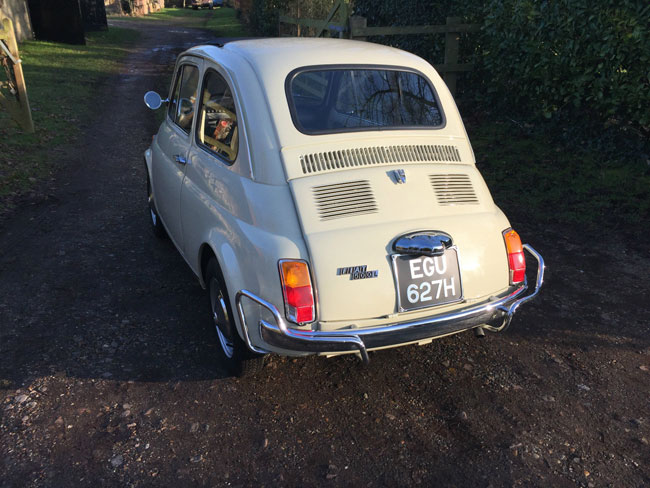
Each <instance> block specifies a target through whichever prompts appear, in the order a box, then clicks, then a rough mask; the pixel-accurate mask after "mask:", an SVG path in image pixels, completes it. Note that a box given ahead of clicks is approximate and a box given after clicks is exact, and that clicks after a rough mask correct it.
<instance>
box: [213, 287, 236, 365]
mask: <svg viewBox="0 0 650 488" xmlns="http://www.w3.org/2000/svg"><path fill="white" fill-rule="evenodd" d="M210 304H211V305H212V320H213V322H214V328H215V329H216V331H217V336H218V337H219V343H220V344H221V349H222V350H223V353H224V354H225V355H226V357H227V358H228V359H230V358H232V357H233V354H234V353H235V346H234V344H233V342H232V339H231V338H230V337H228V336H227V335H226V334H224V330H225V331H228V325H229V324H230V317H228V308H227V307H226V300H225V299H224V296H223V293H222V292H221V287H220V286H219V283H218V282H217V280H216V279H214V278H213V279H212V281H211V282H210Z"/></svg>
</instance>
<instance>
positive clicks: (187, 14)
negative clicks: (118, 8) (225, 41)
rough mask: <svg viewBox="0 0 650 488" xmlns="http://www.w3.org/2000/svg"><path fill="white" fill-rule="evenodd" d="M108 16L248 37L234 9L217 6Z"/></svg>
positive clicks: (220, 35)
mask: <svg viewBox="0 0 650 488" xmlns="http://www.w3.org/2000/svg"><path fill="white" fill-rule="evenodd" d="M109 18H114V19H120V20H137V21H143V20H144V21H152V22H154V21H163V22H164V21H170V22H171V21H173V22H174V24H175V25H179V26H185V27H194V28H197V29H207V30H210V31H212V32H213V33H214V35H216V36H218V37H248V36H250V35H251V34H250V32H249V31H248V29H247V28H246V26H245V25H243V24H242V23H241V22H240V21H239V19H238V18H237V12H236V11H235V9H232V8H228V7H217V8H214V9H212V10H205V9H200V10H193V9H191V8H165V9H162V10H160V11H159V12H154V13H151V14H149V15H145V16H143V17H126V16H111V17H109Z"/></svg>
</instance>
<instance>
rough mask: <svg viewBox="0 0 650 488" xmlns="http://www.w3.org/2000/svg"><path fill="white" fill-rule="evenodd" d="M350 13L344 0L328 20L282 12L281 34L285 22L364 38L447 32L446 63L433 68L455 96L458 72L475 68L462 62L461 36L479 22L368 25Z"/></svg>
mask: <svg viewBox="0 0 650 488" xmlns="http://www.w3.org/2000/svg"><path fill="white" fill-rule="evenodd" d="M349 12H350V10H349V5H348V4H347V3H346V2H345V1H344V0H339V1H338V2H337V3H336V4H335V5H334V7H332V9H331V10H330V12H329V14H328V15H327V17H326V18H325V19H307V18H300V17H291V16H288V15H284V14H282V13H280V17H279V22H278V35H280V36H283V32H282V25H283V24H289V25H294V26H296V35H297V36H298V37H301V36H305V37H311V36H313V37H321V36H323V35H324V34H325V33H328V34H329V35H330V36H335V37H341V38H347V39H357V40H363V41H365V40H366V38H367V37H369V36H403V35H418V34H419V35H422V34H444V35H445V59H444V63H443V64H434V65H433V67H434V68H435V69H436V70H437V71H438V72H439V73H441V74H442V77H443V79H444V80H445V83H447V87H448V88H449V91H451V94H452V95H455V94H456V81H457V77H458V73H462V72H465V71H471V70H472V67H473V65H472V64H471V63H463V64H461V63H459V51H460V35H461V33H464V32H476V31H478V30H479V25H477V24H462V23H461V19H460V18H459V17H447V23H446V24H444V25H409V26H392V27H368V26H367V19H366V18H365V17H360V16H350V15H349ZM337 17H338V20H337Z"/></svg>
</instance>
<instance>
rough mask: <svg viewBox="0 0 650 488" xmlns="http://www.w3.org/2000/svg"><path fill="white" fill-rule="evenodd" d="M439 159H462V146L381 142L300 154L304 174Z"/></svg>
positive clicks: (455, 160)
mask: <svg viewBox="0 0 650 488" xmlns="http://www.w3.org/2000/svg"><path fill="white" fill-rule="evenodd" d="M435 161H443V162H456V163H459V162H460V153H459V152H458V148H457V147H456V146H445V145H419V146H377V147H363V148H357V149H344V150H340V151H329V152H323V153H313V154H303V155H302V156H300V166H301V167H302V172H303V173H304V174H311V173H321V172H323V171H331V170H336V169H342V168H354V167H358V166H368V165H378V164H393V163H413V162H416V163H417V162H423V163H430V162H435Z"/></svg>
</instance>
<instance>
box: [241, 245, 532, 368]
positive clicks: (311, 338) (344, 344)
mask: <svg viewBox="0 0 650 488" xmlns="http://www.w3.org/2000/svg"><path fill="white" fill-rule="evenodd" d="M523 247H524V250H525V251H526V252H528V253H529V254H530V255H532V256H533V257H534V258H535V259H536V260H537V276H536V278H535V288H534V289H533V290H532V291H530V293H526V292H527V291H528V282H527V280H526V281H524V284H523V285H522V286H521V287H519V288H517V289H516V290H515V291H513V292H512V293H510V294H509V295H507V296H505V297H501V298H499V299H496V300H494V301H491V302H488V303H484V304H482V305H478V306H475V307H470V308H465V309H462V310H459V311H455V312H451V313H447V314H442V315H434V316H432V317H426V318H423V319H418V320H415V321H410V322H400V323H396V324H391V325H383V326H381V327H372V328H365V329H342V330H336V331H303V330H298V329H294V328H291V327H289V326H288V324H287V321H286V320H285V318H284V317H283V316H282V314H281V313H280V311H279V310H278V309H277V308H276V307H275V306H274V305H273V304H272V303H269V302H267V301H266V300H263V299H262V298H259V297H258V296H256V295H254V294H253V293H251V292H249V291H247V290H240V291H239V292H238V293H237V295H236V297H235V302H236V305H237V313H238V314H239V319H240V321H241V324H242V328H243V331H244V336H245V337H244V339H245V340H246V343H247V345H248V347H249V348H250V349H251V350H252V351H254V352H258V353H267V352H268V351H266V350H264V349H261V348H259V347H255V346H253V344H252V343H251V341H250V337H249V334H248V324H247V323H246V318H245V316H244V308H243V305H242V300H243V299H244V298H247V299H249V300H251V301H253V302H255V303H257V304H258V305H260V306H262V307H263V308H265V309H267V310H268V311H269V312H270V313H271V314H272V315H273V318H274V321H275V323H269V322H267V321H265V320H261V321H260V322H259V328H260V329H259V330H260V336H261V337H262V340H263V341H264V342H265V343H266V344H269V345H272V346H275V347H278V348H282V349H286V350H290V351H296V352H302V353H337V352H346V351H355V352H358V353H359V354H360V355H361V358H362V359H363V360H364V362H368V352H367V350H368V349H374V348H379V347H384V346H393V345H399V344H406V343H409V342H417V341H422V340H426V339H434V338H436V337H442V336H445V335H449V334H455V333H457V332H462V331H465V330H469V329H473V328H475V327H478V326H481V327H482V328H483V329H486V330H489V331H491V332H501V331H503V330H505V329H506V328H507V327H508V326H509V325H510V321H511V320H512V316H513V315H514V313H515V312H516V311H517V308H519V306H520V305H521V304H523V303H526V302H527V301H529V300H531V299H533V298H534V297H535V296H536V295H537V294H538V293H539V290H540V288H541V287H542V284H543V282H544V259H543V258H542V256H541V255H540V254H539V253H538V252H537V251H535V249H533V248H532V247H531V246H529V245H528V244H524V246H523Z"/></svg>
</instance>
